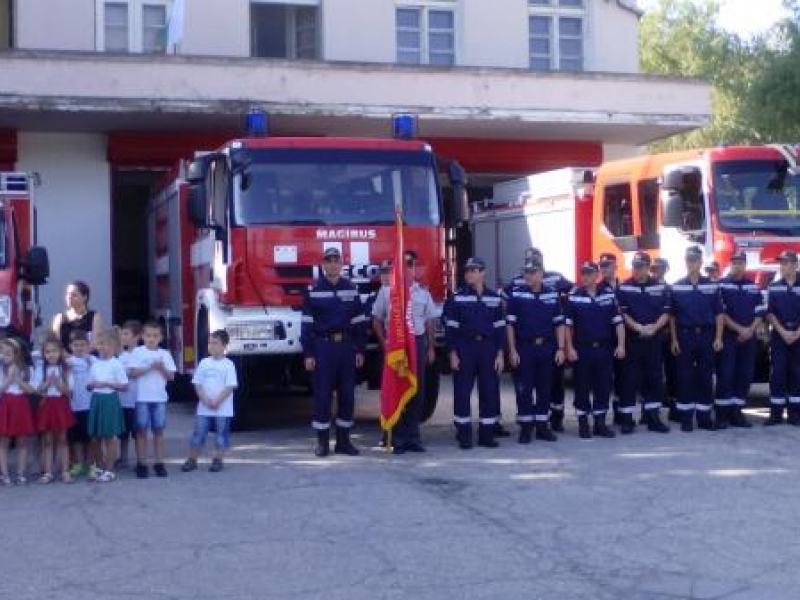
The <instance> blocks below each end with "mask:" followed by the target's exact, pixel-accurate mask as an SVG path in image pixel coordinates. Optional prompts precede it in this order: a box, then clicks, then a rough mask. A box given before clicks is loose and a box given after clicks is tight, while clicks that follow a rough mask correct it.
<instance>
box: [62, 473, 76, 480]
mask: <svg viewBox="0 0 800 600" xmlns="http://www.w3.org/2000/svg"><path fill="white" fill-rule="evenodd" d="M61 483H75V478H74V477H73V476H72V475H70V474H69V471H64V473H63V474H62V475H61Z"/></svg>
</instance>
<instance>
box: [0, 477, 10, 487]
mask: <svg viewBox="0 0 800 600" xmlns="http://www.w3.org/2000/svg"><path fill="white" fill-rule="evenodd" d="M0 485H2V486H5V487H8V486H10V485H13V482H12V481H11V477H9V476H8V475H0Z"/></svg>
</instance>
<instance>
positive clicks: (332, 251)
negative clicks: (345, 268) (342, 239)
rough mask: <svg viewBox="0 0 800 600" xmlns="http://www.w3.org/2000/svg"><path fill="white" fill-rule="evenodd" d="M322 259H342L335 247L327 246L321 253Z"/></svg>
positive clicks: (340, 253)
mask: <svg viewBox="0 0 800 600" xmlns="http://www.w3.org/2000/svg"><path fill="white" fill-rule="evenodd" d="M322 258H342V252H341V250H339V248H337V247H336V246H329V247H327V248H325V252H323V253H322Z"/></svg>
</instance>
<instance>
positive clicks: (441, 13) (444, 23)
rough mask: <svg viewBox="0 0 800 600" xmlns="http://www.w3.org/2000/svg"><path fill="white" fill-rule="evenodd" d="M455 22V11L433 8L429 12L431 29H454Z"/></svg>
mask: <svg viewBox="0 0 800 600" xmlns="http://www.w3.org/2000/svg"><path fill="white" fill-rule="evenodd" d="M454 22H455V19H454V17H453V11H450V10H432V11H430V12H429V13H428V27H430V28H431V29H453V27H454Z"/></svg>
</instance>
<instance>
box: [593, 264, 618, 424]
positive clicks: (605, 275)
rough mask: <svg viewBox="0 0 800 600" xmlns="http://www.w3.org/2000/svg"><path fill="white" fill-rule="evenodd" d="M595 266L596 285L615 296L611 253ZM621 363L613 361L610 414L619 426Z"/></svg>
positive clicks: (615, 285) (615, 289) (613, 267)
mask: <svg viewBox="0 0 800 600" xmlns="http://www.w3.org/2000/svg"><path fill="white" fill-rule="evenodd" d="M597 266H598V267H600V282H599V283H598V284H597V285H598V286H599V287H603V286H605V287H606V288H608V289H609V290H611V291H612V292H614V293H615V294H616V293H617V288H618V287H619V278H618V277H617V257H616V255H614V254H612V253H611V252H603V253H602V254H601V255H600V257H599V258H598V260H597ZM621 369H622V361H620V360H615V361H614V384H613V386H612V388H611V389H612V391H613V393H612V401H611V412H612V414H613V415H614V425H621V424H622V421H623V418H622V416H621V415H622V413H621V412H620V410H619V405H620V398H621V397H622V371H621Z"/></svg>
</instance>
